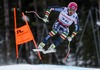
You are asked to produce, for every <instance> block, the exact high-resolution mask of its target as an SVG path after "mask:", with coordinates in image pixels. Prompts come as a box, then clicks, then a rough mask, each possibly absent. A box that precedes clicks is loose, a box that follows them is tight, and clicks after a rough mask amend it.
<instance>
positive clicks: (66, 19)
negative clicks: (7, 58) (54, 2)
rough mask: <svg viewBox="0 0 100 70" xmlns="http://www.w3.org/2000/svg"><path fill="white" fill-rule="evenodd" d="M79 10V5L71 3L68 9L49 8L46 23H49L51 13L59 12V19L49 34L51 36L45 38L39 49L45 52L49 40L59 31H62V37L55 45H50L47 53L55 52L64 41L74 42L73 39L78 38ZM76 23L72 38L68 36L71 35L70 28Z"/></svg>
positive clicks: (46, 13)
mask: <svg viewBox="0 0 100 70" xmlns="http://www.w3.org/2000/svg"><path fill="white" fill-rule="evenodd" d="M77 8H78V5H77V4H76V3H75V2H70V3H69V4H68V7H61V8H60V7H48V9H47V11H46V12H45V17H44V19H43V21H44V22H49V20H48V17H49V15H50V13H51V11H57V12H60V13H59V17H58V19H57V20H56V22H55V23H54V26H53V29H52V30H51V31H50V32H49V34H48V35H47V36H46V37H45V38H44V40H43V41H42V42H41V43H40V44H39V46H38V49H40V50H41V49H42V50H44V49H43V48H44V46H45V45H46V44H47V42H48V40H49V39H50V38H52V37H54V36H55V35H56V34H57V33H59V31H61V34H60V36H59V37H58V38H57V39H56V40H55V41H53V43H52V44H51V45H50V47H49V48H48V49H47V51H48V52H49V51H51V52H55V51H56V49H55V48H56V47H57V46H58V45H59V44H61V43H62V42H63V41H66V39H67V40H68V41H69V42H70V41H72V39H73V37H74V36H76V34H77V33H78V30H79V25H78V23H79V22H78V21H79V19H78V15H77V13H76V11H77ZM72 23H74V24H75V30H74V31H73V32H72V35H71V36H68V34H69V26H70V25H71V24H72Z"/></svg>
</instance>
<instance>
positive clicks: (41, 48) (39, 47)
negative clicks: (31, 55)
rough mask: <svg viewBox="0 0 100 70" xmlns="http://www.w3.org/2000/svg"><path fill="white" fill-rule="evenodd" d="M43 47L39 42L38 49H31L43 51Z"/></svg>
mask: <svg viewBox="0 0 100 70" xmlns="http://www.w3.org/2000/svg"><path fill="white" fill-rule="evenodd" d="M44 46H45V44H44V43H43V42H41V43H40V44H39V46H38V48H36V49H33V51H41V52H42V51H44V49H43V47H44Z"/></svg>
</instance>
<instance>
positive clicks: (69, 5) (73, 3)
mask: <svg viewBox="0 0 100 70" xmlns="http://www.w3.org/2000/svg"><path fill="white" fill-rule="evenodd" d="M68 8H69V9H73V10H75V11H77V8H78V5H77V4H76V3H75V2H70V3H69V4H68Z"/></svg>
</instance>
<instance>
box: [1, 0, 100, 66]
mask: <svg viewBox="0 0 100 70" xmlns="http://www.w3.org/2000/svg"><path fill="white" fill-rule="evenodd" d="M71 1H75V2H76V3H77V4H78V11H77V13H78V15H79V19H80V20H79V22H80V31H79V33H78V35H77V36H76V37H75V38H74V39H73V41H72V42H71V46H70V47H71V53H70V56H69V57H68V60H66V63H69V64H70V63H72V62H75V63H73V64H72V65H76V66H84V67H100V64H99V62H100V60H99V59H100V57H99V56H100V55H99V54H100V48H98V46H99V40H97V39H98V38H99V31H100V28H99V27H98V26H97V25H96V21H97V18H96V13H95V11H96V9H97V10H99V0H88V1H86V0H17V1H15V0H13V1H10V0H0V52H1V53H0V55H1V56H0V59H1V61H0V62H1V64H2V63H4V64H7V63H8V64H9V63H10V62H12V63H14V62H16V58H15V37H14V18H13V16H14V15H13V8H14V7H16V8H17V23H18V27H20V26H22V25H24V22H23V20H22V17H21V12H25V11H32V10H34V11H36V12H37V13H38V14H39V15H40V16H41V17H43V16H44V14H45V11H46V9H47V8H48V7H49V6H67V5H68V3H69V2H71ZM89 11H90V12H91V13H90V15H89ZM58 14H59V13H57V12H52V13H51V14H50V17H49V20H50V22H49V23H48V24H44V22H43V21H42V20H40V19H38V18H37V17H36V16H35V15H34V14H27V13H25V15H26V16H27V17H28V18H29V19H30V20H29V26H30V28H31V30H32V33H33V35H34V36H35V39H36V41H37V44H39V43H40V42H41V40H42V39H43V37H45V35H46V34H47V32H48V31H50V30H51V28H52V25H53V23H54V22H55V20H56V19H57V16H58ZM97 14H98V15H97V16H98V19H99V13H98V12H97ZM88 15H89V16H88ZM91 17H92V20H91ZM91 23H93V24H94V25H93V27H94V31H95V32H93V28H92V24H91ZM85 24H87V26H86V28H85ZM72 27H73V25H72V26H71V28H72ZM84 28H85V31H84ZM97 28H98V29H97ZM43 30H44V31H43ZM83 32H84V33H83ZM95 34H96V35H95ZM82 35H83V36H82ZM94 35H95V36H94ZM80 39H81V40H80ZM52 40H53V39H52ZM52 40H51V41H52ZM95 42H96V43H95ZM50 43H51V42H50ZM50 43H48V45H49V44H50ZM66 44H67V42H64V44H63V45H60V46H59V47H58V48H57V50H58V51H57V52H56V53H55V54H48V55H43V54H42V53H41V55H42V57H43V59H44V60H43V63H48V64H64V63H62V58H64V56H65V55H66V50H65V49H67V46H66ZM96 44H97V49H98V52H96V51H97V50H96ZM33 46H34V44H33V43H32V42H29V43H27V44H24V45H20V48H19V50H20V51H19V53H20V55H19V56H20V58H19V61H20V62H25V63H26V62H27V63H31V64H35V63H36V64H39V63H40V62H39V59H38V56H37V54H36V53H34V52H32V50H31V49H32V48H33ZM47 47H49V46H47ZM23 51H24V52H23ZM69 59H71V61H69ZM66 63H65V64H66ZM66 65H68V64H66Z"/></svg>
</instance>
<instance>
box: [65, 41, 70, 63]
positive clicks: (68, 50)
mask: <svg viewBox="0 0 100 70" xmlns="http://www.w3.org/2000/svg"><path fill="white" fill-rule="evenodd" d="M69 53H70V42H69V43H68V52H67V54H66V56H65V58H64V61H65V60H66V59H67V57H68V55H69Z"/></svg>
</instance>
